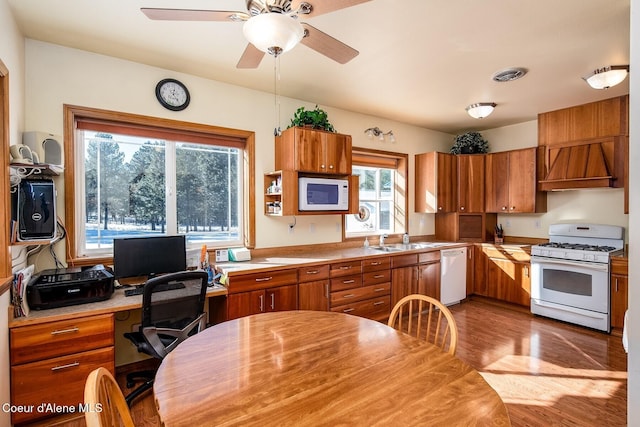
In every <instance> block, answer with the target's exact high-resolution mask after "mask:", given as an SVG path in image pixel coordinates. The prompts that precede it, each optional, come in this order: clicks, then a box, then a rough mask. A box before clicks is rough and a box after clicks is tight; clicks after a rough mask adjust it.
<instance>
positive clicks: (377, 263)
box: [369, 261, 382, 265]
mask: <svg viewBox="0 0 640 427" xmlns="http://www.w3.org/2000/svg"><path fill="white" fill-rule="evenodd" d="M380 264H382V263H381V262H378V261H372V262H371V264H369V265H380Z"/></svg>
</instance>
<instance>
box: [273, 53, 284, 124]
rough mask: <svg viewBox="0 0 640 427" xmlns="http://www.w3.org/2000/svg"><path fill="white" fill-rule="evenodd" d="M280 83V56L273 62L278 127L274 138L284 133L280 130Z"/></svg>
mask: <svg viewBox="0 0 640 427" xmlns="http://www.w3.org/2000/svg"><path fill="white" fill-rule="evenodd" d="M279 81H280V55H278V56H276V57H275V58H274V62H273V93H274V104H275V105H274V107H275V119H276V126H275V128H274V129H273V136H280V134H281V133H282V131H281V130H280V91H279V85H278V82H279Z"/></svg>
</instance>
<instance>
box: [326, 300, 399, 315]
mask: <svg viewBox="0 0 640 427" xmlns="http://www.w3.org/2000/svg"><path fill="white" fill-rule="evenodd" d="M331 311H335V312H338V313H347V314H353V315H354V316H360V317H367V318H369V319H373V320H381V321H383V320H387V319H389V314H390V313H391V297H389V295H386V296H381V297H378V298H373V299H368V300H365V301H358V302H353V303H350V304H347V305H340V306H337V307H332V308H331Z"/></svg>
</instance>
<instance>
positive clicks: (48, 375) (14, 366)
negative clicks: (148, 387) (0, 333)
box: [9, 314, 115, 424]
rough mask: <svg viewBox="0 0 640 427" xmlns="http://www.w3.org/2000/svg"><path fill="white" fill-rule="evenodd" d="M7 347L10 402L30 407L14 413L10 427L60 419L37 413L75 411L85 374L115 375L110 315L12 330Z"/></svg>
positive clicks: (112, 323)
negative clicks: (102, 372)
mask: <svg viewBox="0 0 640 427" xmlns="http://www.w3.org/2000/svg"><path fill="white" fill-rule="evenodd" d="M9 346H10V358H11V404H12V405H22V406H25V407H31V405H33V406H32V407H33V410H32V411H16V412H13V413H12V414H11V421H12V423H14V424H18V423H23V422H27V421H33V420H36V419H39V418H45V417H48V416H54V415H60V414H59V413H57V412H55V411H52V410H50V411H46V410H44V411H39V410H38V409H37V407H38V405H41V404H42V403H45V404H51V405H60V406H72V407H74V408H75V410H76V411H78V404H80V403H83V402H84V383H85V381H86V379H87V376H88V375H89V373H90V372H91V371H93V370H94V369H96V368H98V367H100V366H102V367H105V368H106V369H108V370H109V371H110V372H111V373H112V374H114V373H115V359H114V320H113V314H103V315H98V316H88V317H80V318H76V319H69V320H60V321H54V322H47V323H41V324H36V325H31V326H23V327H17V328H11V329H10V330H9ZM45 409H46V408H45Z"/></svg>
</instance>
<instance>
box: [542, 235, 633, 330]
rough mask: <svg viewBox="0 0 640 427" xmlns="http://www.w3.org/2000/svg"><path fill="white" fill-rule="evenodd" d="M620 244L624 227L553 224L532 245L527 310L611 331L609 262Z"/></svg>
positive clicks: (621, 246) (622, 245)
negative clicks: (546, 239) (544, 236)
mask: <svg viewBox="0 0 640 427" xmlns="http://www.w3.org/2000/svg"><path fill="white" fill-rule="evenodd" d="M623 248H624V228H623V227H619V226H612V225H602V224H553V225H551V226H550V227H549V243H543V244H540V245H535V246H532V247H531V312H532V313H534V314H539V315H541V316H546V317H551V318H554V319H558V320H563V321H566V322H571V323H576V324H579V325H583V326H587V327H590V328H594V329H598V330H601V331H605V332H609V331H610V329H611V328H610V317H609V313H610V287H609V264H610V258H611V256H612V255H616V254H618V253H621V252H622V251H623Z"/></svg>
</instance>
